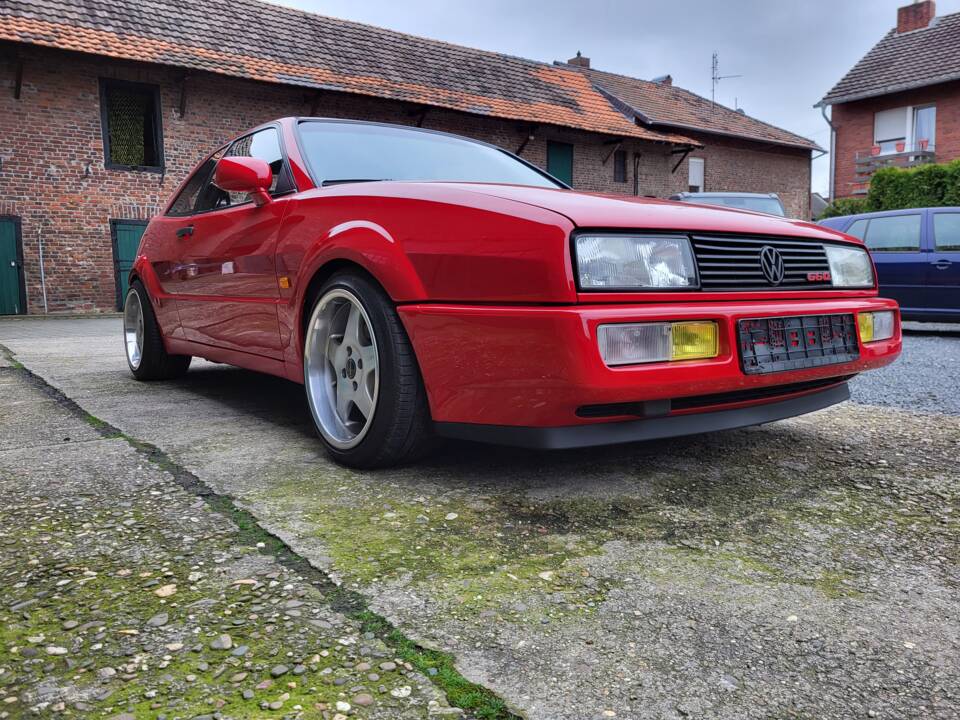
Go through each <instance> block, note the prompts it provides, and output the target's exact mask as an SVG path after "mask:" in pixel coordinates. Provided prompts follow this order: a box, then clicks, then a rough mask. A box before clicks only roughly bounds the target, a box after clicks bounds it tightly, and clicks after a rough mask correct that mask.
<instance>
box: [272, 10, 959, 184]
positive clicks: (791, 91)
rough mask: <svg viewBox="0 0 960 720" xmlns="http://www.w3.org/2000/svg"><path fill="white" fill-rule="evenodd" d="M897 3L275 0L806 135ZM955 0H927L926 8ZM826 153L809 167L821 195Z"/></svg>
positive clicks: (824, 142) (818, 138)
mask: <svg viewBox="0 0 960 720" xmlns="http://www.w3.org/2000/svg"><path fill="white" fill-rule="evenodd" d="M908 2H909V0H788V1H787V2H784V1H783V0H774V1H773V2H771V0H669V1H661V0H658V1H657V2H644V1H643V0H639V1H638V0H632V1H628V0H593V1H592V2H584V1H583V0H481V1H479V2H478V1H476V0H474V1H470V2H467V1H466V0H404V1H403V2H397V0H281V2H280V4H282V5H289V6H293V7H299V8H302V9H304V10H310V11H312V12H317V13H321V14H324V15H333V16H335V17H340V18H346V19H349V20H359V21H361V22H366V23H370V24H373V25H379V26H381V27H386V28H391V29H393V30H400V31H402V32H407V33H412V34H414V35H422V36H425V37H430V38H436V39H439V40H446V41H448V42H454V43H458V44H461V45H469V46H471V47H477V48H483V49H485V50H495V51H498V52H503V53H509V54H511V55H519V56H521V57H526V58H531V59H534V60H542V61H546V62H552V61H553V60H566V59H568V58H570V57H572V56H573V55H574V54H575V53H576V52H577V50H580V51H581V52H583V54H584V55H586V56H588V57H589V58H591V61H592V66H593V67H595V68H599V69H601V70H610V71H613V72H618V73H623V74H626V75H632V76H634V77H639V78H646V79H650V78H653V77H656V76H657V75H663V74H667V73H669V74H670V75H672V76H673V82H674V84H675V85H679V86H681V87H684V88H687V89H688V90H692V91H693V92H696V93H699V94H701V95H703V96H705V97H710V84H711V83H710V62H711V55H712V54H713V52H714V51H716V52H718V53H719V54H720V74H721V75H742V76H743V77H738V78H730V79H727V80H722V81H721V82H720V84H719V88H718V90H717V100H718V101H719V102H722V103H724V104H725V105H729V106H731V107H732V106H733V105H734V101H736V102H737V103H738V104H739V106H740V107H742V108H743V109H744V110H745V111H746V112H747V113H748V114H750V115H753V116H754V117H757V118H759V119H761V120H765V121H766V122H770V123H773V124H774V125H779V126H780V127H783V128H786V129H788V130H792V131H793V132H795V133H798V134H800V135H803V136H805V137H808V138H810V139H812V140H814V141H815V142H817V143H818V144H819V145H821V146H822V147H824V148H827V147H828V145H829V141H830V133H829V129H828V127H827V125H826V123H825V122H824V121H823V118H822V117H821V115H820V111H819V110H815V109H813V105H814V104H815V103H816V102H817V101H819V100H820V98H821V97H823V95H824V94H825V93H826V92H827V90H829V89H830V88H831V87H832V86H833V84H834V83H836V82H837V81H838V80H839V79H840V78H841V77H842V76H843V74H844V73H845V72H846V71H847V70H849V69H850V68H851V67H852V66H853V64H854V63H855V62H856V61H857V60H859V59H860V58H861V57H863V55H864V54H865V53H866V52H867V51H868V50H869V49H870V48H871V47H872V46H873V45H874V44H875V43H876V42H877V41H878V40H879V39H880V38H881V37H882V36H883V35H884V33H885V32H886V31H887V30H889V29H890V28H891V27H893V26H894V25H896V18H897V8H898V7H899V6H901V5H905V4H907V3H908ZM958 10H960V0H939V2H938V3H937V14H938V15H944V14H947V13H952V12H957V11H958ZM828 167H829V165H828V159H827V158H826V157H824V158H821V159H819V160H817V161H815V162H814V164H813V190H816V191H818V192H821V193H823V194H824V195H826V192H827V173H828Z"/></svg>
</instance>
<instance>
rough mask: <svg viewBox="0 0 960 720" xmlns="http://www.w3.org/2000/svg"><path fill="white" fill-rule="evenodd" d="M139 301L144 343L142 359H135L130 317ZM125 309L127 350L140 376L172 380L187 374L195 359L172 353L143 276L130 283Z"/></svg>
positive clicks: (142, 342) (141, 353)
mask: <svg viewBox="0 0 960 720" xmlns="http://www.w3.org/2000/svg"><path fill="white" fill-rule="evenodd" d="M135 302H138V303H139V307H140V311H141V312H142V314H143V334H142V340H141V343H140V358H139V362H137V363H135V362H134V361H133V359H131V352H130V350H129V349H128V348H127V318H128V313H129V312H130V311H131V310H132V309H133V308H132V304H133V303H135ZM123 313H124V350H125V351H126V352H125V354H126V357H127V367H129V368H130V372H131V373H132V374H133V376H134V377H135V378H136V379H137V380H170V379H172V378H178V377H181V376H183V374H184V373H186V372H187V369H188V368H189V367H190V361H191V360H192V359H193V358H192V356H190V355H171V354H170V353H168V352H167V349H166V348H165V347H164V345H163V336H162V335H161V334H160V326H159V325H158V324H157V316H156V315H154V313H153V305H152V304H151V303H150V297H149V295H147V289H146V288H145V287H144V286H143V283H142V282H140V281H139V280H134V281H133V282H132V283H131V284H130V290H128V291H127V296H126V298H124V301H123Z"/></svg>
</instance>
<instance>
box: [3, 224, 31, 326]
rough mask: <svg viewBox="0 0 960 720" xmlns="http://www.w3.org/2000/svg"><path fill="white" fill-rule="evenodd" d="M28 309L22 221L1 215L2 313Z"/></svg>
mask: <svg viewBox="0 0 960 720" xmlns="http://www.w3.org/2000/svg"><path fill="white" fill-rule="evenodd" d="M26 310H27V303H26V297H25V293H24V288H23V248H22V246H21V245H20V221H19V219H17V218H11V217H0V315H19V314H21V313H24V312H26Z"/></svg>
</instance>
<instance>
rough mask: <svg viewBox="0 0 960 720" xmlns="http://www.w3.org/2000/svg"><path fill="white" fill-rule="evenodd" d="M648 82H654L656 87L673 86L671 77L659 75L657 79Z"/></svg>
mask: <svg viewBox="0 0 960 720" xmlns="http://www.w3.org/2000/svg"><path fill="white" fill-rule="evenodd" d="M650 82H655V83H656V84H657V85H673V76H672V75H660V76H659V77H655V78H654V79H653V80H651V81H650Z"/></svg>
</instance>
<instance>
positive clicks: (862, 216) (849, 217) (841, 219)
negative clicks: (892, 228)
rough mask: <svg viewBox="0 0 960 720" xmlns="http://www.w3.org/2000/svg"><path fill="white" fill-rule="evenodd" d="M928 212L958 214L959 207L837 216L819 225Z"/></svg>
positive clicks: (949, 206)
mask: <svg viewBox="0 0 960 720" xmlns="http://www.w3.org/2000/svg"><path fill="white" fill-rule="evenodd" d="M928 210H946V211H948V212H960V206H951V205H946V206H941V207H922V208H900V209H899V210H876V211H874V212H868V213H856V214H854V215H839V216H837V217H831V218H824V219H823V220H821V221H820V222H821V223H826V222H833V223H844V222H853V221H854V220H866V219H869V218H877V217H894V216H896V215H919V214H920V213H923V212H926V211H928Z"/></svg>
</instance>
